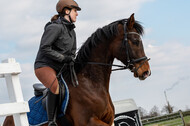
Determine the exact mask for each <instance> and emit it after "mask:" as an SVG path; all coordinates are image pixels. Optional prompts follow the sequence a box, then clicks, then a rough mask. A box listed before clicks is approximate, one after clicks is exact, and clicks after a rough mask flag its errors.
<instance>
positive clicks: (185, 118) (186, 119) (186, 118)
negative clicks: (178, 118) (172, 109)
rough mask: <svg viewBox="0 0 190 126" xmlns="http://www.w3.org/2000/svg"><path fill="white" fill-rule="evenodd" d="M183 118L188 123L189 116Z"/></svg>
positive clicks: (189, 120)
mask: <svg viewBox="0 0 190 126" xmlns="http://www.w3.org/2000/svg"><path fill="white" fill-rule="evenodd" d="M184 120H185V123H186V124H190V116H185V117H184Z"/></svg>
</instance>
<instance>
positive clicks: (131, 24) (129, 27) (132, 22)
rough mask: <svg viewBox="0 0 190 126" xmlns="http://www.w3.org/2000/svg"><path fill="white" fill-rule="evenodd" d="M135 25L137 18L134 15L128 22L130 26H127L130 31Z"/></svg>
mask: <svg viewBox="0 0 190 126" xmlns="http://www.w3.org/2000/svg"><path fill="white" fill-rule="evenodd" d="M134 24H135V18H134V13H133V14H132V15H131V16H130V18H129V20H128V26H127V27H128V29H132V28H133V25H134Z"/></svg>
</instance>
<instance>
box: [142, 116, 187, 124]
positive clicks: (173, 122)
mask: <svg viewBox="0 0 190 126" xmlns="http://www.w3.org/2000/svg"><path fill="white" fill-rule="evenodd" d="M184 120H185V123H186V124H187V125H188V126H190V116H185V117H184ZM144 126H183V123H182V120H181V118H177V119H173V120H168V121H163V122H159V123H154V124H148V125H144Z"/></svg>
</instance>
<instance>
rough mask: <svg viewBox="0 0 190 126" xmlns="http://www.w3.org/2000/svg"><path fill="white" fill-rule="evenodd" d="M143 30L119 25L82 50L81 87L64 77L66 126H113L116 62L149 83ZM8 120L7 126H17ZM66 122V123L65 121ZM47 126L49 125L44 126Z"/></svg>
mask: <svg viewBox="0 0 190 126" xmlns="http://www.w3.org/2000/svg"><path fill="white" fill-rule="evenodd" d="M142 34H143V27H142V26H141V25H140V24H139V23H138V22H137V21H135V18H134V14H132V15H131V16H130V18H129V19H122V20H118V21H115V22H113V23H111V24H109V25H106V26H104V27H103V28H99V29H97V31H96V32H94V33H93V34H92V35H91V37H89V38H88V39H87V41H86V42H85V43H84V44H83V45H82V47H81V49H80V50H79V52H78V54H77V57H76V60H75V64H74V68H75V71H76V76H77V78H78V82H79V85H78V86H77V87H74V86H73V84H72V79H71V78H70V76H64V74H65V73H68V72H69V71H68V72H64V73H62V75H63V77H64V79H65V81H66V83H67V85H68V88H69V98H70V99H69V103H68V106H67V110H66V114H65V116H64V118H63V120H62V118H58V121H57V122H58V123H59V122H60V125H62V126H65V125H66V126H111V125H112V124H113V122H114V113H115V111H114V106H113V103H112V100H111V97H110V93H109V82H110V76H111V72H112V66H114V64H113V61H114V59H118V60H119V61H121V62H122V63H123V64H124V66H120V65H116V66H119V67H121V69H129V70H130V71H131V72H133V73H134V77H137V78H139V79H140V80H145V79H146V78H147V77H148V76H150V74H151V71H150V67H149V63H148V60H149V59H148V58H147V57H146V55H145V52H144V48H143V43H142V40H141V35H142ZM10 118H11V117H7V118H6V120H5V123H4V126H12V125H8V124H7V123H8V122H13V120H12V119H10ZM65 119H66V120H65ZM43 126H47V124H45V125H43Z"/></svg>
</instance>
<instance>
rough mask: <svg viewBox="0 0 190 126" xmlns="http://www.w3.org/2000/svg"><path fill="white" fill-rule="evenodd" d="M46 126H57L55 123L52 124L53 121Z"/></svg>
mask: <svg viewBox="0 0 190 126" xmlns="http://www.w3.org/2000/svg"><path fill="white" fill-rule="evenodd" d="M48 126H58V125H57V123H56V122H54V121H50V122H49V123H48Z"/></svg>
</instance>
